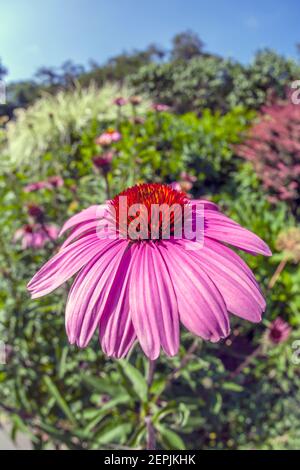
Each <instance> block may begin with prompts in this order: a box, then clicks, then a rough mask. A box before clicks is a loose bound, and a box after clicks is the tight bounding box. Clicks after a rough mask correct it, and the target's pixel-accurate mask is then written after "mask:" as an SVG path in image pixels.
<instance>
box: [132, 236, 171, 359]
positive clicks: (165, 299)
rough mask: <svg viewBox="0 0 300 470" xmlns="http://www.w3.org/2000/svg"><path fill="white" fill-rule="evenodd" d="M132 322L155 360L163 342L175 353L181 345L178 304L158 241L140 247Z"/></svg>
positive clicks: (134, 266)
mask: <svg viewBox="0 0 300 470" xmlns="http://www.w3.org/2000/svg"><path fill="white" fill-rule="evenodd" d="M130 311H131V315H132V322H133V325H134V328H135V331H136V334H137V337H138V340H139V342H140V344H141V347H142V349H143V351H144V352H145V354H146V355H147V356H148V357H149V358H150V359H152V360H154V359H156V358H157V357H158V356H159V352H160V346H161V345H162V347H163V349H164V350H165V352H166V353H167V354H168V355H172V356H173V355H174V354H176V352H177V351H178V346H179V320H178V307H177V301H176V295H175V292H174V287H173V285H172V282H171V279H170V275H169V272H168V270H167V267H166V263H165V261H164V259H163V258H162V256H161V253H160V251H159V250H158V249H157V247H156V246H155V244H152V243H145V244H141V245H139V246H138V247H137V249H136V250H135V252H134V256H133V260H132V272H131V282H130Z"/></svg>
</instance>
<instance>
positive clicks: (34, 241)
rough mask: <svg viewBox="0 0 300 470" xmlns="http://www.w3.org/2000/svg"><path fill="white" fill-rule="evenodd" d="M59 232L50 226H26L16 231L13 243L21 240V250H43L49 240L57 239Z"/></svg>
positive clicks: (53, 226)
mask: <svg viewBox="0 0 300 470" xmlns="http://www.w3.org/2000/svg"><path fill="white" fill-rule="evenodd" d="M58 234H59V230H58V228H57V227H56V226H55V225H51V224H45V225H41V224H27V225H24V226H23V227H22V228H20V229H19V230H17V231H16V233H15V236H14V242H17V241H19V240H21V246H22V249H23V250H26V249H28V248H33V249H38V248H43V247H44V245H45V244H46V243H47V242H49V241H50V240H55V239H57V237H58Z"/></svg>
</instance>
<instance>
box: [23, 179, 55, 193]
mask: <svg viewBox="0 0 300 470" xmlns="http://www.w3.org/2000/svg"><path fill="white" fill-rule="evenodd" d="M63 184H64V180H63V179H62V178H61V176H50V177H49V178H48V179H47V180H46V181H38V182H36V183H30V184H28V185H27V186H25V187H24V191H25V193H31V192H34V191H40V190H41V189H53V188H60V187H61V186H63Z"/></svg>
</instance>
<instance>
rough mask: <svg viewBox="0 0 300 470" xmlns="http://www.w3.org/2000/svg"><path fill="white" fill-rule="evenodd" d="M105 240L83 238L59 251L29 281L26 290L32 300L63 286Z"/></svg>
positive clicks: (91, 237) (93, 236) (101, 246)
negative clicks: (30, 294)
mask: <svg viewBox="0 0 300 470" xmlns="http://www.w3.org/2000/svg"><path fill="white" fill-rule="evenodd" d="M105 243H108V241H107V240H99V238H98V237H96V236H95V235H94V234H93V235H89V236H86V237H84V238H83V239H80V240H78V241H76V242H74V243H73V244H72V245H70V246H68V247H66V248H64V249H63V250H61V251H59V252H58V253H57V254H56V255H55V256H54V257H53V258H51V259H50V260H49V261H48V262H47V263H46V264H45V265H44V266H43V267H42V268H41V269H40V270H39V271H38V272H37V273H36V274H35V276H34V277H33V278H32V279H31V281H30V282H29V284H28V286H27V287H28V289H29V291H30V292H31V293H32V298H37V297H42V296H43V295H46V294H49V292H52V291H53V290H54V289H56V288H57V287H59V286H60V285H61V284H63V283H64V282H65V281H66V280H67V279H69V278H70V277H72V276H73V275H74V274H75V273H76V272H77V271H79V269H81V268H82V266H84V265H85V264H86V263H87V262H88V261H90V259H91V258H93V256H95V255H96V254H98V253H99V249H100V250H101V248H103V246H104V245H103V244H105Z"/></svg>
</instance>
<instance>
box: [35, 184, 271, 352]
mask: <svg viewBox="0 0 300 470" xmlns="http://www.w3.org/2000/svg"><path fill="white" fill-rule="evenodd" d="M125 201H126V203H127V207H126V210H125V209H124V202H125ZM157 207H158V208H159V211H158V212H157ZM191 207H192V211H191V210H190V209H191ZM153 208H155V210H154V211H153V212H154V213H155V214H156V216H155V217H152V214H151V217H150V215H149V210H150V211H151V213H152V210H153ZM185 212H187V213H189V214H192V217H191V218H192V226H193V227H194V225H197V223H198V219H202V218H203V217H204V240H202V242H201V241H199V239H198V238H197V237H196V236H194V237H190V235H191V233H190V232H189V231H187V233H186V232H185V231H184V233H183V234H182V235H181V236H179V237H177V235H176V234H177V229H178V228H179V229H180V228H181V229H182V227H184V228H185V220H184V223H183V219H182V214H185ZM168 213H169V214H168ZM167 215H169V220H168V217H166V216H167ZM167 220H168V223H167V222H166V221H167ZM112 222H114V224H115V236H114V237H111V231H110V230H107V231H106V228H107V227H110V224H111V223H112ZM69 230H71V233H70V234H69V236H68V238H67V239H66V241H65V242H64V243H63V245H62V247H61V249H60V251H59V252H58V253H57V254H56V255H55V256H54V257H53V258H52V259H50V260H49V261H48V262H47V263H46V264H45V265H44V266H43V267H42V268H41V269H40V270H39V271H38V272H37V273H36V274H35V276H34V277H33V279H32V280H31V281H30V282H29V284H28V289H29V290H30V292H31V294H32V297H33V298H37V297H41V296H43V295H46V294H48V293H50V292H52V291H53V290H54V289H56V288H57V287H59V286H60V285H62V284H63V283H64V282H65V281H67V280H68V279H69V278H71V277H72V276H73V275H74V274H76V273H77V272H78V274H77V277H76V279H75V281H74V283H73V286H72V287H71V290H70V292H69V297H68V301H67V306H66V330H67V334H68V337H69V340H70V342H71V343H72V344H73V343H76V344H77V345H78V346H80V347H85V346H87V344H88V343H89V341H90V339H91V338H92V336H93V334H94V332H95V330H96V329H98V331H99V337H100V342H101V345H102V348H103V350H104V352H105V353H106V354H107V355H109V356H113V357H124V356H125V355H126V354H127V353H128V351H129V350H130V348H131V347H132V345H133V344H134V342H135V341H136V340H138V341H139V343H140V345H141V347H142V349H143V351H144V352H145V354H146V355H147V356H148V357H149V358H150V359H155V358H157V357H158V355H159V353H160V348H161V347H162V348H163V350H164V351H165V353H166V354H168V355H171V356H172V355H175V354H176V353H177V351H178V348H179V331H180V323H182V324H183V325H184V326H185V327H186V328H187V329H188V330H189V331H191V332H192V333H193V334H195V335H197V336H200V337H202V338H204V339H205V340H210V341H218V340H219V339H221V338H224V337H226V336H227V335H228V334H229V331H230V325H229V313H228V312H231V313H233V314H235V315H237V316H239V317H241V318H244V319H247V320H249V321H252V322H259V321H260V320H261V315H262V312H263V311H264V309H265V300H264V298H263V296H262V293H261V291H260V288H259V286H258V284H257V282H256V280H255V278H254V275H253V273H252V272H251V270H250V269H249V268H248V266H247V265H246V263H245V262H244V261H243V260H242V259H241V258H240V257H239V256H238V255H237V254H236V253H235V252H234V251H232V250H231V249H230V248H228V247H227V246H226V245H227V244H231V245H233V246H235V247H237V248H239V249H242V250H245V251H247V252H248V253H252V254H263V255H266V256H269V255H270V254H271V252H270V250H269V248H268V246H267V245H266V244H265V243H264V242H263V241H262V240H261V239H260V238H259V237H257V236H256V235H255V234H253V233H252V232H250V231H249V230H247V229H245V228H243V227H241V226H240V225H239V224H238V223H236V222H234V221H233V220H231V219H230V218H228V217H226V216H225V215H223V214H222V213H221V212H220V211H219V209H218V207H217V206H216V205H215V204H214V203H212V202H209V201H205V200H194V201H190V200H189V199H188V198H187V197H186V195H185V194H184V193H183V192H181V191H177V190H176V189H174V188H172V187H171V186H168V185H162V184H157V183H155V184H141V185H136V186H134V187H132V188H129V189H127V190H126V191H124V192H123V193H121V194H119V195H118V196H116V197H115V198H114V199H113V200H112V201H108V202H107V203H106V204H103V205H100V206H97V205H96V206H91V207H89V208H88V209H85V210H84V211H82V212H80V213H79V214H77V215H75V216H73V217H71V219H69V220H68V221H67V222H66V223H65V225H64V227H63V229H62V231H61V234H63V233H65V232H67V231H69ZM104 233H105V234H106V235H105V236H104ZM136 233H138V234H139V236H137V237H136V236H135V235H136ZM225 244H226V245H225Z"/></svg>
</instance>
